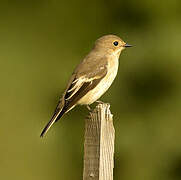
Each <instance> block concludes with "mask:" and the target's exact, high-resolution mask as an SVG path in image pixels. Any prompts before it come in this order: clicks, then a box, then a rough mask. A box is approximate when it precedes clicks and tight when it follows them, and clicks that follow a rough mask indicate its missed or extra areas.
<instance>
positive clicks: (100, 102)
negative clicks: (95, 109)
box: [96, 100, 104, 104]
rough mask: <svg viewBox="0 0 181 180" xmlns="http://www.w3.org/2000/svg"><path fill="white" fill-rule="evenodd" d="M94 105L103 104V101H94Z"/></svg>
mask: <svg viewBox="0 0 181 180" xmlns="http://www.w3.org/2000/svg"><path fill="white" fill-rule="evenodd" d="M96 103H98V104H104V102H103V101H100V100H98V101H96Z"/></svg>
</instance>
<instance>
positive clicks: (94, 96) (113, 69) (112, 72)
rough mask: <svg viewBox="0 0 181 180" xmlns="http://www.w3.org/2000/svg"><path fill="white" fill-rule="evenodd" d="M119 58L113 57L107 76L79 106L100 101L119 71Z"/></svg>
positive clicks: (109, 63)
mask: <svg viewBox="0 0 181 180" xmlns="http://www.w3.org/2000/svg"><path fill="white" fill-rule="evenodd" d="M118 65H119V62H118V58H115V57H111V58H109V61H108V67H107V74H106V76H105V77H104V78H103V79H102V80H101V81H100V82H99V84H98V85H97V86H96V87H95V88H94V89H92V90H90V91H89V92H88V93H87V94H86V95H85V96H84V97H82V98H81V99H80V100H79V101H78V103H77V104H92V103H93V102H95V101H96V100H98V99H99V98H100V97H101V96H102V95H103V94H104V93H105V92H106V91H107V90H108V88H109V87H110V86H111V84H112V82H113V81H114V79H115V77H116V75H117V71H118Z"/></svg>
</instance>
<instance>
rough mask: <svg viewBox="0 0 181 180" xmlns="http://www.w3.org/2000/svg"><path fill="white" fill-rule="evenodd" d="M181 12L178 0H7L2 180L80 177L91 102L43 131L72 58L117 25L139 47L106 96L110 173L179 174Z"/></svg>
mask: <svg viewBox="0 0 181 180" xmlns="http://www.w3.org/2000/svg"><path fill="white" fill-rule="evenodd" d="M180 19H181V1H180V0H167V1H157V0H148V1H145V0H128V1H123V0H99V1H97V0H91V1H84V0H77V1H73V0H69V1H66V0H61V1H56V0H39V1H37V0H26V1H23V0H8V1H7V0H1V1H0V82H1V87H0V96H1V102H0V121H1V126H0V179H3V180H11V179H13V180H24V179H26V180H35V179H38V180H50V179H51V180H58V179H62V180H70V179H74V180H80V179H82V172H83V142H84V123H85V122H84V118H85V116H86V115H87V113H88V111H87V109H86V108H85V107H77V108H75V109H74V110H72V111H71V112H70V113H69V114H67V115H66V116H64V118H63V119H62V121H60V122H59V123H57V124H56V125H54V127H53V128H52V129H51V130H50V131H49V133H48V134H47V136H46V137H45V138H44V139H40V138H39V134H40V132H41V130H42V128H43V127H44V125H45V124H46V123H47V122H48V120H49V119H50V117H51V115H52V113H53V111H54V108H55V106H56V104H57V101H58V99H59V97H60V96H61V93H62V92H63V90H64V89H65V86H66V82H67V81H68V79H69V77H70V75H71V73H72V71H73V69H74V67H75V66H76V64H78V63H79V62H80V60H81V59H82V58H83V57H84V56H85V55H86V54H87V53H88V52H89V50H90V49H91V47H92V46H93V43H94V41H95V40H96V39H97V38H99V37H100V36H102V35H105V34H110V33H111V34H116V35H118V36H120V37H122V38H123V39H124V40H125V41H126V42H127V43H129V44H132V45H134V47H133V48H130V49H127V50H125V51H124V52H123V53H122V55H121V58H120V67H119V73H118V76H117V78H116V80H115V82H114V83H113V85H112V87H111V88H110V89H109V91H108V92H107V93H106V94H105V95H104V96H103V97H102V99H101V100H103V101H105V102H109V103H110V104H111V111H112V113H113V114H114V125H115V129H116V147H115V168H114V175H115V178H114V180H142V179H143V180H180V179H181V83H180V82H181V81H180V79H181V49H180V47H181V20H180Z"/></svg>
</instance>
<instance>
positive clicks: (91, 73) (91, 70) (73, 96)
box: [63, 57, 107, 111]
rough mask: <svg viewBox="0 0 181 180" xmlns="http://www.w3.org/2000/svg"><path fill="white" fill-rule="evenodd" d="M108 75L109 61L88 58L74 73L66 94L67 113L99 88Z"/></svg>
mask: <svg viewBox="0 0 181 180" xmlns="http://www.w3.org/2000/svg"><path fill="white" fill-rule="evenodd" d="M106 74H107V59H106V57H104V58H98V59H91V58H86V59H85V60H84V61H83V62H82V63H81V64H80V65H79V66H78V67H77V68H76V70H75V71H74V73H73V75H72V77H73V78H71V81H69V84H68V87H67V89H66V91H65V93H64V96H63V98H64V100H65V105H64V107H65V108H66V111H69V109H71V108H72V107H74V106H75V105H76V103H77V102H78V101H79V100H80V99H81V98H82V97H83V96H85V95H86V94H87V93H88V92H89V91H90V90H92V89H93V88H94V87H96V86H97V84H98V83H99V82H100V81H101V80H102V78H103V77H105V75H106Z"/></svg>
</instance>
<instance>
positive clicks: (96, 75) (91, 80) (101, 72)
mask: <svg viewBox="0 0 181 180" xmlns="http://www.w3.org/2000/svg"><path fill="white" fill-rule="evenodd" d="M106 74H107V60H106V58H100V59H91V58H90V59H89V57H88V58H86V59H85V60H84V61H83V62H82V63H81V64H79V66H78V67H77V68H76V69H75V71H74V73H73V74H72V76H71V78H70V80H69V83H68V86H67V88H66V90H65V92H64V95H63V97H62V99H60V101H59V103H58V105H57V107H56V109H55V112H54V114H53V116H52V118H51V120H50V121H49V122H48V124H47V125H46V126H45V128H44V129H43V131H42V133H41V135H40V136H41V137H43V136H44V135H45V134H46V132H47V131H48V130H49V129H50V127H51V126H52V125H53V124H54V123H55V122H56V121H58V120H59V119H60V118H61V117H62V116H63V115H64V114H65V113H66V112H68V111H69V110H71V109H72V108H73V107H74V106H75V105H76V103H77V102H78V101H79V100H80V99H81V98H82V97H83V96H85V95H86V94H87V93H88V92H89V91H90V90H91V89H93V88H94V87H96V86H97V84H98V83H99V82H100V81H101V80H102V78H103V77H105V75H106Z"/></svg>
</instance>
